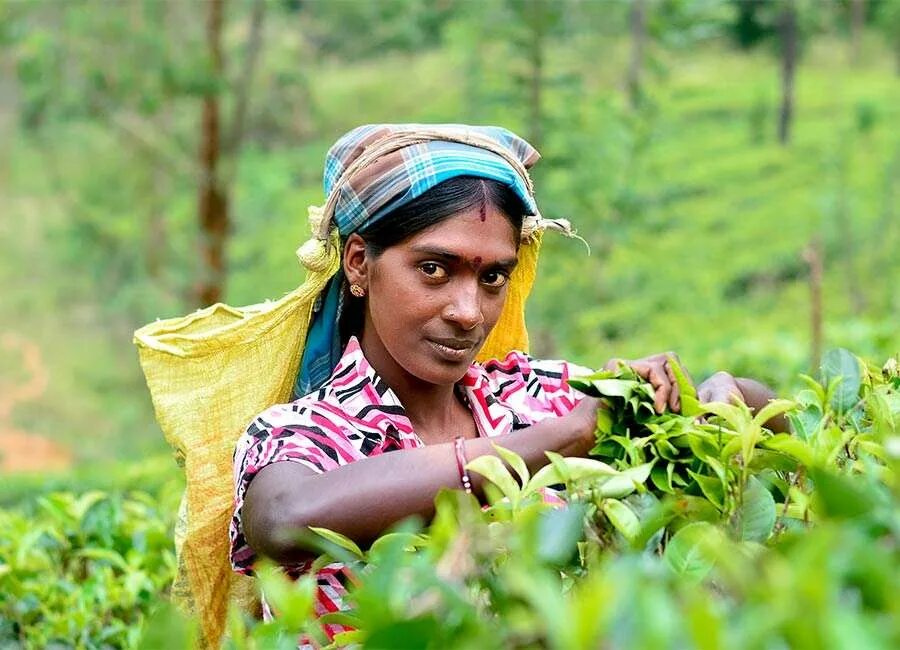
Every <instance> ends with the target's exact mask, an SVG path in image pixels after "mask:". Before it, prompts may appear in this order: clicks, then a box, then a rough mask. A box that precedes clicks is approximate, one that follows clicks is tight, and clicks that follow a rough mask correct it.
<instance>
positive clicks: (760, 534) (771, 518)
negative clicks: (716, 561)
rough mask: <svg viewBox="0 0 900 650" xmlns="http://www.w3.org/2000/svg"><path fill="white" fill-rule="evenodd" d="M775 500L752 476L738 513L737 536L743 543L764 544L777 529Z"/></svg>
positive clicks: (736, 521)
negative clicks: (775, 528)
mask: <svg viewBox="0 0 900 650" xmlns="http://www.w3.org/2000/svg"><path fill="white" fill-rule="evenodd" d="M775 518H776V511H775V499H774V498H772V493H771V492H769V491H768V490H767V489H766V487H765V486H764V485H763V484H762V483H761V482H760V481H759V480H758V479H757V478H756V477H753V476H751V477H750V479H749V480H748V481H747V487H746V488H745V489H744V494H743V499H742V502H741V507H740V508H739V509H738V511H737V513H736V519H735V534H736V535H737V538H738V539H739V540H742V541H753V542H764V541H766V540H767V539H768V538H769V535H771V534H772V530H773V529H774V527H775Z"/></svg>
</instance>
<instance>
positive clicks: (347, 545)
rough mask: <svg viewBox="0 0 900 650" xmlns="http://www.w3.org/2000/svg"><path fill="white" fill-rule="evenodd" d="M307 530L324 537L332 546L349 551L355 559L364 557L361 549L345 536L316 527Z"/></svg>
mask: <svg viewBox="0 0 900 650" xmlns="http://www.w3.org/2000/svg"><path fill="white" fill-rule="evenodd" d="M309 529H310V530H311V531H312V532H314V533H315V534H316V535H319V536H320V537H324V538H325V539H327V540H328V541H329V542H331V543H332V544H335V545H337V546H340V547H341V548H342V549H345V550H347V551H350V552H351V553H353V555H355V556H356V557H358V558H360V559H362V558H363V557H365V554H364V553H363V552H362V549H360V548H359V546H357V545H356V542H354V541H353V540H352V539H350V538H349V537H347V536H345V535H341V534H340V533H336V532H334V531H333V530H328V529H327V528H318V527H316V526H310V527H309Z"/></svg>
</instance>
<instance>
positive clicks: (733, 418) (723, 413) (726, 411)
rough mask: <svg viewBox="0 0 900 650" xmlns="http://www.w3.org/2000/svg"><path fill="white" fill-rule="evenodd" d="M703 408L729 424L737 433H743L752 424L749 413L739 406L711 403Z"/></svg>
mask: <svg viewBox="0 0 900 650" xmlns="http://www.w3.org/2000/svg"><path fill="white" fill-rule="evenodd" d="M703 408H704V409H705V410H706V412H707V413H712V414H713V415H716V416H718V417H720V418H722V419H723V420H725V422H726V423H728V426H729V427H730V428H731V429H734V430H735V431H743V430H744V429H746V428H747V426H748V425H749V424H750V422H751V416H750V414H749V411H747V410H746V408H747V407H746V406H745V407H744V409H741V408H740V406H738V405H737V404H726V403H725V402H709V403H708V404H704V405H703Z"/></svg>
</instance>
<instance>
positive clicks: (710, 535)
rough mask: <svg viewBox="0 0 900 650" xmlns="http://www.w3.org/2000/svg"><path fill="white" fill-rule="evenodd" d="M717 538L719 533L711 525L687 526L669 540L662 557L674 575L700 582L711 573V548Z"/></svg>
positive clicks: (699, 523) (713, 561)
mask: <svg viewBox="0 0 900 650" xmlns="http://www.w3.org/2000/svg"><path fill="white" fill-rule="evenodd" d="M719 538H720V533H719V531H718V529H717V528H716V527H715V526H713V525H712V524H709V523H707V522H705V521H699V522H696V523H693V524H688V525H687V526H685V527H684V528H682V529H680V530H679V531H678V532H677V533H675V535H674V537H672V539H671V540H669V544H668V546H666V551H665V553H664V555H663V557H665V559H666V563H667V564H668V565H669V567H671V569H672V570H673V571H675V573H677V574H678V575H680V576H681V577H683V578H685V579H686V580H688V581H690V582H700V581H701V580H703V579H704V578H705V577H706V576H707V575H708V574H709V572H710V571H712V568H713V566H714V564H715V560H714V557H715V556H714V553H713V547H714V545H715V544H716V543H717V541H718V539H719Z"/></svg>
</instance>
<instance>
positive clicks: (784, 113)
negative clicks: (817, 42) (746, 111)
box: [778, 0, 797, 145]
mask: <svg viewBox="0 0 900 650" xmlns="http://www.w3.org/2000/svg"><path fill="white" fill-rule="evenodd" d="M796 68H797V10H796V8H795V7H794V2H793V0H787V1H786V2H785V6H784V12H783V13H782V14H781V111H780V113H779V116H778V140H779V141H780V142H781V144H783V145H785V144H788V143H789V142H790V140H791V126H792V122H793V119H794V73H795V71H796Z"/></svg>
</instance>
